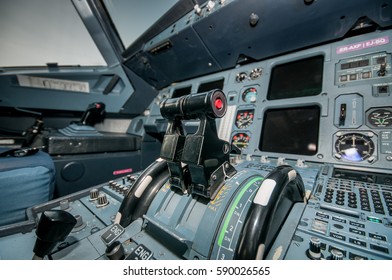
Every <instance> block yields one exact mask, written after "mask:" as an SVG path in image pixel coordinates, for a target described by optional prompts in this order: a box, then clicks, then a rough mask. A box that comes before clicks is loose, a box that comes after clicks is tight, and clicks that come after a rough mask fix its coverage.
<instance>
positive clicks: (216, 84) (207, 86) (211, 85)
mask: <svg viewBox="0 0 392 280" xmlns="http://www.w3.org/2000/svg"><path fill="white" fill-rule="evenodd" d="M224 82H225V80H224V79H220V80H216V81H212V82H207V83H203V84H200V86H199V88H198V89H197V93H202V92H207V91H210V90H213V89H220V90H222V89H223V84H224Z"/></svg>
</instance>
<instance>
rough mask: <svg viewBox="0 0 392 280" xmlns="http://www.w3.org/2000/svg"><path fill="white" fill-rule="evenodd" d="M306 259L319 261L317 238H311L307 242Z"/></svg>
mask: <svg viewBox="0 0 392 280" xmlns="http://www.w3.org/2000/svg"><path fill="white" fill-rule="evenodd" d="M306 253H307V255H308V257H309V258H311V259H312V260H319V259H321V256H322V255H321V240H320V238H318V237H314V236H312V237H311V238H310V240H309V249H308V251H307V252H306Z"/></svg>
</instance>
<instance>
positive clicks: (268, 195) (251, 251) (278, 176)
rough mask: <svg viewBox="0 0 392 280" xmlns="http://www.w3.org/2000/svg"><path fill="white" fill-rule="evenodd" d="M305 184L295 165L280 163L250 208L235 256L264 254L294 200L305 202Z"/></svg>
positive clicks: (265, 181)
mask: <svg viewBox="0 0 392 280" xmlns="http://www.w3.org/2000/svg"><path fill="white" fill-rule="evenodd" d="M304 197H305V188H304V185H303V181H302V178H301V176H300V175H299V173H297V172H296V171H295V170H294V169H293V168H292V167H291V166H288V165H282V166H278V167H276V168H275V169H274V170H273V171H271V172H270V173H269V174H268V175H267V177H266V178H265V179H264V181H263V183H262V184H261V186H260V188H259V189H258V191H257V193H256V195H255V197H254V199H253V202H252V205H251V206H250V209H249V211H248V214H247V217H246V220H245V224H244V228H243V230H242V233H241V236H240V242H239V245H238V248H237V250H236V256H235V259H253V260H254V259H258V258H261V259H262V258H263V257H264V256H265V255H266V253H267V252H268V251H269V249H270V247H271V244H272V243H273V240H274V239H275V238H276V235H277V233H278V232H279V231H280V229H281V227H282V225H283V223H284V221H285V220H286V218H287V215H288V214H289V213H290V210H291V208H292V206H293V205H294V203H296V202H303V201H304Z"/></svg>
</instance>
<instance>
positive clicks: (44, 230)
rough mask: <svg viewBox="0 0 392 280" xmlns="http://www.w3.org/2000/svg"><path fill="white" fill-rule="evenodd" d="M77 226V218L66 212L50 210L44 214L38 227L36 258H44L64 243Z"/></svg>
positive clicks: (35, 248)
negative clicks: (57, 245)
mask: <svg viewBox="0 0 392 280" xmlns="http://www.w3.org/2000/svg"><path fill="white" fill-rule="evenodd" d="M75 224H76V219H75V217H74V216H73V215H72V214H71V213H69V212H67V211H64V210H49V211H45V212H43V213H42V215H41V218H40V220H39V222H38V225H37V230H36V232H35V233H36V235H37V240H36V242H35V245H34V249H33V251H34V253H35V256H34V258H37V259H38V258H41V259H42V258H43V257H44V256H46V255H47V254H49V253H50V252H51V251H52V250H53V248H54V247H55V246H56V244H57V242H59V241H64V240H65V238H66V237H67V236H68V234H69V233H70V232H71V230H72V229H73V227H74V226H75Z"/></svg>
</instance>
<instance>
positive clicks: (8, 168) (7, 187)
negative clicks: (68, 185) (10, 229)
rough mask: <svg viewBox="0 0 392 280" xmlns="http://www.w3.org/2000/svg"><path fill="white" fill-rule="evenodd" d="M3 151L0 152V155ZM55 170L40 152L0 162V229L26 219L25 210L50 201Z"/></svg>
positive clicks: (51, 163)
mask: <svg viewBox="0 0 392 280" xmlns="http://www.w3.org/2000/svg"><path fill="white" fill-rule="evenodd" d="M6 150H7V149H4V148H0V153H1V152H3V151H6ZM54 182H55V167H54V163H53V160H52V158H51V157H50V156H49V155H48V154H47V153H44V152H41V151H39V152H38V153H36V154H34V155H30V156H25V157H2V158H0V226H3V225H7V224H12V223H16V222H21V221H24V220H25V219H26V209H27V208H29V207H32V206H34V205H37V204H41V203H43V202H46V201H49V200H50V199H52V198H53V191H54Z"/></svg>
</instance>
